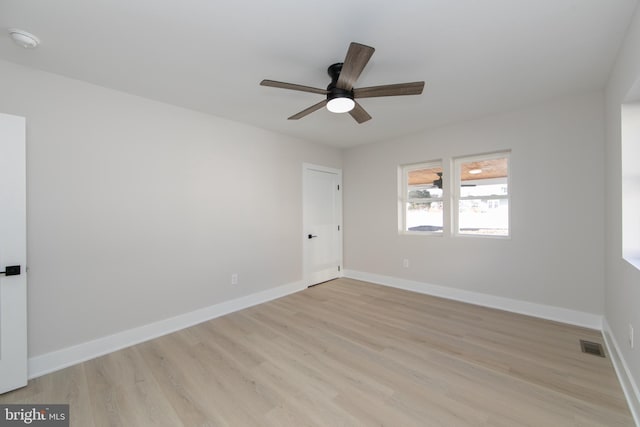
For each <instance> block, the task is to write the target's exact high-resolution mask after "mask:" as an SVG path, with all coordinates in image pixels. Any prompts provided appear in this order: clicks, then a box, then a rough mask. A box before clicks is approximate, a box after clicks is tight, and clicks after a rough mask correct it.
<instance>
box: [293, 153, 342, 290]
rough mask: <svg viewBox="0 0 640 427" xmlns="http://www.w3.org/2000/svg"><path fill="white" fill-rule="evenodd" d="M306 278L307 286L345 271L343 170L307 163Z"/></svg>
mask: <svg viewBox="0 0 640 427" xmlns="http://www.w3.org/2000/svg"><path fill="white" fill-rule="evenodd" d="M303 174H304V175H303V228H304V230H303V241H304V243H303V246H304V278H305V283H306V284H307V286H311V285H315V284H318V283H322V282H326V281H327V280H331V279H335V278H336V277H340V276H341V275H342V273H341V270H342V172H341V171H340V170H338V169H332V168H326V167H322V166H315V165H309V164H305V165H304V166H303Z"/></svg>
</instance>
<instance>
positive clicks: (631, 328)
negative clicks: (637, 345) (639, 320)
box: [629, 323, 633, 348]
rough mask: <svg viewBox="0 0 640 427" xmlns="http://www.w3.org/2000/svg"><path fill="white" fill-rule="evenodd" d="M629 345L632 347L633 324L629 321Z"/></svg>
mask: <svg viewBox="0 0 640 427" xmlns="http://www.w3.org/2000/svg"><path fill="white" fill-rule="evenodd" d="M629 347H631V348H633V325H632V324H631V323H629Z"/></svg>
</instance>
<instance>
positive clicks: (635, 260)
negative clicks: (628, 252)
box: [622, 256, 640, 271]
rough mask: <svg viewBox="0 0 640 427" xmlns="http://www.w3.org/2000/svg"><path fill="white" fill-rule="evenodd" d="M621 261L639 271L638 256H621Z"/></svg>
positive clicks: (639, 260)
mask: <svg viewBox="0 0 640 427" xmlns="http://www.w3.org/2000/svg"><path fill="white" fill-rule="evenodd" d="M622 259H623V260H624V261H626V262H628V263H629V264H631V265H632V266H633V267H635V268H636V270H639V271H640V256H637V257H634V256H623V257H622Z"/></svg>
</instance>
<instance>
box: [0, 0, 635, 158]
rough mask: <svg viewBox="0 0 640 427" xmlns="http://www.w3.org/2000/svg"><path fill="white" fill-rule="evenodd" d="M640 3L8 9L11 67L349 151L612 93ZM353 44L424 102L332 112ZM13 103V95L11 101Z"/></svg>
mask: <svg viewBox="0 0 640 427" xmlns="http://www.w3.org/2000/svg"><path fill="white" fill-rule="evenodd" d="M636 3H637V0H398V1H395V2H391V1H388V0H385V1H378V0H324V1H313V2H312V1H304V0H269V1H263V0H216V1H212V0H179V1H168V0H91V1H87V0H55V1H44V0H0V29H1V30H2V31H3V32H5V33H6V29H7V28H12V27H17V28H21V29H24V30H27V31H30V32H32V33H34V34H36V35H37V36H38V37H40V39H41V40H42V44H41V46H40V47H39V48H38V49H36V50H25V49H21V48H19V47H17V46H16V45H14V44H13V43H12V42H11V40H10V39H9V38H8V37H5V36H2V37H0V59H4V60H7V61H12V62H16V63H19V64H24V65H27V66H31V67H35V68H38V69H41V70H46V71H50V72H53V73H57V74H61V75H64V76H68V77H72V78H75V79H79V80H84V81H87V82H91V83H95V84H98V85H101V86H105V87H109V88H113V89H117V90H121V91H125V92H129V93H132V94H136V95H140V96H143V97H147V98H151V99H156V100H159V101H163V102H167V103H171V104H175V105H179V106H183V107H186V108H190V109H194V110H199V111H203V112H207V113H211V114H214V115H217V116H221V117H226V118H229V119H232V120H236V121H240V122H244V123H249V124H252V125H255V126H258V127H262V128H266V129H270V130H273V131H277V132H281V133H284V134H289V135H293V136H296V137H300V138H304V139H308V140H312V141H318V142H322V143H326V144H330V145H334V146H338V147H350V146H354V145H358V144H363V143H368V142H375V141H380V140H388V139H393V138H397V137H399V136H402V135H406V134H411V133H415V132H419V131H421V130H423V129H426V128H428V127H433V126H439V125H443V124H448V123H453V122H459V121H464V120H469V119H472V118H475V117H479V116H482V115H487V114H492V113H496V112H500V111H505V110H509V109H514V108H518V107H519V106H523V105H526V104H531V103H535V102H538V101H541V100H544V99H547V98H551V97H556V96H561V95H565V94H572V93H580V92H585V91H589V90H594V89H598V88H602V87H604V85H605V83H606V80H607V77H608V74H609V71H610V69H611V67H612V64H613V61H614V60H615V56H616V54H617V51H618V47H619V46H620V44H621V42H622V39H623V37H624V34H625V31H626V28H627V26H628V24H629V22H630V19H631V16H632V14H633V11H634V8H635V7H636ZM351 41H357V42H359V43H363V44H366V45H369V46H373V47H375V48H376V52H375V54H374V55H373V58H372V59H371V61H370V62H369V65H368V66H367V67H366V68H365V70H364V72H363V73H362V75H361V77H360V79H359V80H358V82H357V84H356V85H355V86H356V87H364V86H374V85H381V84H390V83H401V82H409V81H416V80H424V81H425V82H426V87H425V91H424V93H423V95H421V96H406V97H394V98H374V99H363V100H361V101H360V103H361V105H362V106H363V107H364V108H365V109H366V110H367V111H368V112H369V114H371V116H373V119H372V120H370V121H369V122H366V123H364V124H361V125H358V124H357V123H356V122H355V121H354V120H353V119H352V118H351V117H350V116H349V115H348V114H341V115H336V114H333V113H330V112H328V111H326V110H324V109H323V110H320V111H317V112H315V113H313V114H311V115H309V116H307V117H305V118H303V119H301V120H298V121H291V120H287V117H289V116H290V115H292V114H294V113H297V112H298V111H300V110H302V109H304V108H306V107H308V106H310V105H312V104H314V103H316V102H319V101H321V100H322V95H315V94H311V93H302V92H294V91H289V90H283V89H275V88H269V87H261V86H259V82H260V81H261V80H262V79H264V78H267V79H273V80H280V81H285V82H290V83H298V84H303V85H308V86H315V87H321V88H324V87H326V85H327V84H328V83H329V81H330V79H329V76H328V75H327V74H326V68H327V67H328V66H329V65H330V64H332V63H334V62H341V61H342V60H343V59H344V55H345V53H346V50H347V47H348V45H349V43H350V42H351ZM0 96H1V95H0Z"/></svg>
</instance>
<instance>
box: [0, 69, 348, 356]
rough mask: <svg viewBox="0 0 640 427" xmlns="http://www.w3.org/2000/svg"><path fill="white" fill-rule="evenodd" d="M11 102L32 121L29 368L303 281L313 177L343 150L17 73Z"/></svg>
mask: <svg viewBox="0 0 640 427" xmlns="http://www.w3.org/2000/svg"><path fill="white" fill-rule="evenodd" d="M0 94H2V95H1V96H0V111H1V112H4V113H8V114H16V115H21V116H25V117H27V198H28V201H27V205H28V213H27V227H28V239H27V240H28V242H27V244H28V264H29V267H30V269H29V303H28V304H29V353H30V356H32V357H33V356H36V355H41V354H44V353H47V352H50V351H53V350H57V349H61V348H65V347H68V346H70V345H73V344H78V343H82V342H85V341H88V340H91V339H95V338H98V337H103V336H105V335H109V334H112V333H116V332H119V331H124V330H127V329H130V328H134V327H136V326H141V325H144V324H148V323H151V322H154V321H158V320H161V319H165V318H169V317H171V316H174V315H178V314H182V313H186V312H189V311H192V310H195V309H197V308H201V307H206V306H209V305H213V304H216V303H219V302H222V301H226V300H230V299H232V298H236V297H240V296H244V295H248V294H251V293H255V292H259V291H262V290H266V289H269V288H273V287H276V286H279V285H284V284H289V283H293V282H296V281H299V280H301V279H302V240H301V234H300V233H301V232H302V223H301V221H302V201H301V197H302V187H301V176H302V163H303V162H310V163H316V164H322V165H326V166H330V167H337V168H339V167H341V153H340V151H339V150H337V149H332V148H329V147H324V146H320V145H315V144H311V143H308V142H305V141H301V140H297V139H292V138H289V137H285V136H282V135H277V134H274V133H270V132H267V131H263V130H260V129H257V128H253V127H249V126H246V125H242V124H239V123H235V122H230V121H226V120H222V119H218V118H215V117H211V116H208V115H205V114H200V113H196V112H193V111H189V110H185V109H181V108H177V107H173V106H169V105H166V104H162V103H158V102H154V101H150V100H147V99H143V98H139V97H135V96H131V95H127V94H124V93H120V92H116V91H112V90H108V89H104V88H101V87H97V86H93V85H89V84H85V83H82V82H79V81H75V80H70V79H66V78H63V77H59V76H56V75H53V74H48V73H43V72H40V71H36V70H34V69H29V68H24V67H20V66H16V65H13V64H10V63H7V62H0ZM232 273H238V274H239V284H238V285H235V286H232V285H230V276H231V274H232Z"/></svg>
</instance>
